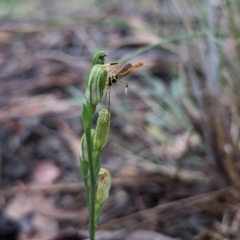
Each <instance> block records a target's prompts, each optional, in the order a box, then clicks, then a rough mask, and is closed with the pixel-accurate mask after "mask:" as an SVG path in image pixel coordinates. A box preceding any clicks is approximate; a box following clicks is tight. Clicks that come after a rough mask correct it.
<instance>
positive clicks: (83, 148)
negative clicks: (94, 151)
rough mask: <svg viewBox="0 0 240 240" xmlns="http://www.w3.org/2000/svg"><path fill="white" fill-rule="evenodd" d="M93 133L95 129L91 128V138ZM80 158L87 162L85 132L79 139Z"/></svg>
mask: <svg viewBox="0 0 240 240" xmlns="http://www.w3.org/2000/svg"><path fill="white" fill-rule="evenodd" d="M94 134H95V130H94V129H92V130H91V139H93V137H94ZM80 160H81V161H86V162H88V146H87V139H86V135H85V133H84V134H83V136H82V139H81V150H80Z"/></svg>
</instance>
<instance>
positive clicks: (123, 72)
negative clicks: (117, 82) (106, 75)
mask: <svg viewBox="0 0 240 240" xmlns="http://www.w3.org/2000/svg"><path fill="white" fill-rule="evenodd" d="M131 69H132V64H131V63H128V64H127V65H126V66H125V67H124V68H123V69H122V70H121V71H120V72H118V73H117V76H118V77H119V78H123V77H124V76H126V75H128V74H129V73H130V72H131Z"/></svg>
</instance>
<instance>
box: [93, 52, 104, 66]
mask: <svg viewBox="0 0 240 240" xmlns="http://www.w3.org/2000/svg"><path fill="white" fill-rule="evenodd" d="M106 56H107V53H106V52H104V51H99V52H97V53H96V55H95V56H94V58H93V65H96V64H104V63H105V57H106Z"/></svg>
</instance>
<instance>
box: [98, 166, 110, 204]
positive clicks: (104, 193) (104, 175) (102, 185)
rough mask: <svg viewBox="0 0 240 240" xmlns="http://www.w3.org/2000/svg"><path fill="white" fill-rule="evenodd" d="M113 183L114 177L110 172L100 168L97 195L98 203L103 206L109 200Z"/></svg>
mask: <svg viewBox="0 0 240 240" xmlns="http://www.w3.org/2000/svg"><path fill="white" fill-rule="evenodd" d="M111 182H112V176H111V174H110V172H109V171H108V170H107V169H105V168H100V171H99V174H98V185H97V195H96V202H97V203H99V204H102V203H103V202H104V201H105V200H106V199H107V198H108V194H109V190H110V187H111Z"/></svg>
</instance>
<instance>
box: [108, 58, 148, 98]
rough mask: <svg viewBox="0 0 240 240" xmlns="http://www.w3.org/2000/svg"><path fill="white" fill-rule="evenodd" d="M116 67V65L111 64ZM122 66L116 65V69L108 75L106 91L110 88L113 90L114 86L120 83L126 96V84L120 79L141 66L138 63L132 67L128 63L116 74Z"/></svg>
mask: <svg viewBox="0 0 240 240" xmlns="http://www.w3.org/2000/svg"><path fill="white" fill-rule="evenodd" d="M112 65H116V63H114V64H112ZM121 65H122V63H118V64H117V66H116V68H115V69H114V70H113V71H112V72H111V73H110V74H109V76H108V79H107V81H106V85H107V86H108V88H107V91H111V88H115V87H114V84H115V83H117V82H120V83H122V84H125V94H127V91H128V83H127V82H125V81H122V80H121V79H122V78H123V77H125V76H127V75H128V74H129V73H130V72H131V71H132V70H134V69H136V68H139V67H141V66H143V63H142V62H139V63H137V64H135V65H132V64H131V63H128V64H127V65H126V66H125V67H123V69H122V70H121V71H119V72H118V73H116V70H117V69H118V68H119V67H120V66H121Z"/></svg>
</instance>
